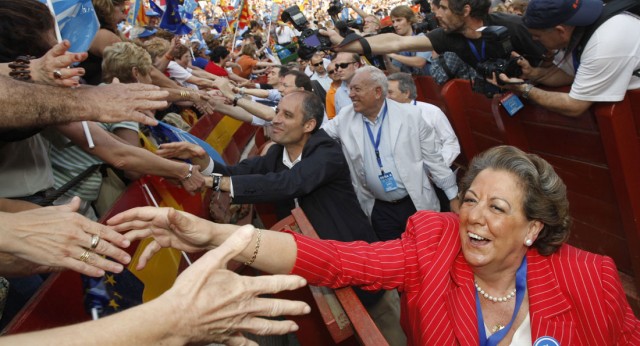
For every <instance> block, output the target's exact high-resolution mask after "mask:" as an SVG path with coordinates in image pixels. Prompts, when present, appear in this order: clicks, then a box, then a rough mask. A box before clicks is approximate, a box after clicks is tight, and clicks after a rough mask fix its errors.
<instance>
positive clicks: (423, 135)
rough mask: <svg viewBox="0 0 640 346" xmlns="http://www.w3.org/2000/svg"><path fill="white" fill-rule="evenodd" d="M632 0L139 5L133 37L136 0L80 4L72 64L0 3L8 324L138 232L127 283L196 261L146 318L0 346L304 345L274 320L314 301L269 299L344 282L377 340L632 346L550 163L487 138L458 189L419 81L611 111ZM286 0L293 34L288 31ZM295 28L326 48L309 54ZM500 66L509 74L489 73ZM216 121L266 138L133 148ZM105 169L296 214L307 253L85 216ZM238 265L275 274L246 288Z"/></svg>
mask: <svg viewBox="0 0 640 346" xmlns="http://www.w3.org/2000/svg"><path fill="white" fill-rule="evenodd" d="M623 1H626V0H610V1H609V3H607V4H604V3H603V2H602V1H601V0H579V1H570V0H529V1H528V2H527V1H526V0H513V1H506V2H504V3H503V2H502V1H499V0H494V1H490V0H464V1H463V0H432V1H426V0H424V1H416V2H415V3H412V2H407V1H402V0H384V1H373V0H366V1H363V2H360V3H359V2H356V1H350V0H345V1H343V2H340V1H326V0H325V1H319V0H308V1H305V2H304V3H302V4H300V3H299V2H294V1H282V2H279V3H275V2H271V1H263V0H255V1H249V0H247V4H248V5H249V8H250V11H249V13H251V14H252V17H251V18H249V20H250V21H249V22H248V23H246V24H247V26H246V28H242V27H240V26H239V25H238V26H236V27H234V25H233V24H231V23H232V21H233V20H234V19H238V18H239V15H240V12H241V9H240V8H233V7H232V6H225V5H224V4H223V3H219V4H218V5H217V6H214V5H213V4H212V3H211V2H208V1H206V2H205V1H202V2H200V3H201V4H199V6H198V7H197V8H196V10H195V11H194V13H193V17H194V20H195V21H197V22H198V23H199V25H197V26H196V29H195V30H192V31H193V32H192V33H191V34H189V35H174V34H173V33H171V32H170V31H167V30H165V29H164V28H162V25H161V20H160V18H161V15H160V14H159V13H157V12H155V11H154V10H152V9H149V6H148V5H149V4H148V3H146V4H145V9H143V10H145V14H146V15H147V20H148V23H146V25H145V26H133V27H131V26H129V25H127V24H124V22H125V20H126V18H127V11H128V8H129V6H130V5H131V4H130V2H129V1H127V0H92V3H93V6H94V9H95V11H96V15H97V18H98V20H99V24H100V29H99V30H98V32H97V34H96V36H95V38H94V40H93V42H92V43H91V46H90V47H89V49H88V51H87V52H80V53H78V52H74V53H70V52H67V50H68V49H69V47H70V44H69V42H68V41H62V42H59V43H56V39H55V36H56V35H55V30H56V25H55V23H54V21H55V19H54V17H53V16H51V13H50V11H49V9H48V7H47V6H46V5H45V4H43V3H41V2H39V1H37V0H5V1H2V2H0V23H2V24H1V25H0V34H1V35H0V95H1V97H0V104H2V106H3V107H2V109H3V114H2V115H0V131H1V132H2V137H0V178H2V179H1V180H0V181H2V182H3V183H2V184H0V218H2V220H3V221H4V222H2V223H1V224H2V226H0V227H1V228H2V230H3V236H2V237H1V238H0V239H1V241H0V253H1V256H0V275H2V276H5V277H7V278H8V280H3V281H2V282H0V299H1V298H2V295H3V286H4V295H5V296H6V302H7V304H6V307H5V308H4V315H3V316H2V322H3V324H6V323H7V322H8V320H9V319H10V318H11V317H12V316H13V315H15V314H16V312H17V311H18V309H19V308H20V307H21V305H23V304H24V302H25V301H26V300H27V299H28V298H29V297H30V296H31V295H33V294H34V292H35V291H37V289H38V288H39V285H40V284H41V283H42V281H43V280H44V278H45V277H46V273H50V272H54V271H60V270H73V271H76V272H79V273H81V274H84V275H88V276H94V277H99V276H102V275H104V274H105V273H106V272H115V273H118V272H121V271H122V270H123V269H124V266H126V265H128V264H129V262H130V261H131V256H129V255H128V254H127V252H126V251H125V250H124V249H126V248H127V247H129V245H130V244H131V243H132V242H134V241H136V240H139V239H143V238H148V237H151V238H152V239H153V240H152V241H151V242H150V243H149V245H147V247H146V248H145V249H144V251H143V253H142V255H141V257H140V259H139V268H140V269H142V268H143V267H144V266H145V264H146V263H147V261H148V260H149V259H150V258H151V257H152V256H153V254H155V253H156V252H157V251H159V250H160V249H161V248H163V247H171V248H176V249H179V250H182V251H186V252H196V251H208V253H207V254H206V255H205V256H203V257H202V258H201V259H199V260H198V261H197V262H195V263H194V264H193V265H192V266H191V267H189V268H188V269H187V270H186V271H184V272H183V273H182V274H181V275H180V276H179V277H178V279H177V280H176V283H175V284H174V286H173V287H172V288H171V289H170V290H168V291H167V292H166V293H164V294H163V295H161V296H160V297H159V298H157V299H155V300H153V301H151V302H148V303H145V304H142V305H140V306H137V307H134V308H131V309H129V310H126V311H125V312H122V313H118V314H116V315H113V316H109V317H106V318H102V319H99V320H97V321H92V322H86V323H83V324H78V325H73V326H68V327H62V328H58V329H53V330H46V331H40V332H35V333H27V334H22V335H14V336H8V337H3V338H0V343H2V342H6V343H10V342H11V343H17V342H30V343H31V342H38V340H44V339H45V338H47V340H60V341H61V342H64V340H66V339H67V338H69V337H70V336H72V335H73V336H74V340H75V342H77V341H83V342H96V343H98V342H100V343H109V344H122V343H132V342H133V343H136V344H153V343H158V342H167V341H169V342H172V343H179V344H185V343H211V342H217V343H224V344H245V343H249V344H251V343H253V341H250V340H248V339H246V338H245V336H244V335H243V334H242V333H245V332H246V333H253V334H286V333H291V332H294V331H296V330H297V329H298V326H297V325H296V324H295V323H294V322H292V321H288V320H282V319H270V318H269V317H275V316H280V315H287V316H293V315H299V314H305V313H308V312H309V311H310V307H309V306H308V305H306V304H305V303H303V302H296V301H287V300H281V299H275V298H268V297H265V296H264V295H265V294H271V293H277V292H280V291H282V290H290V289H296V288H299V287H302V286H304V285H306V284H307V282H308V283H310V284H314V285H321V286H328V287H335V288H337V287H344V286H354V288H356V294H357V295H358V297H359V299H360V300H361V301H362V303H363V305H364V306H365V308H366V309H367V311H368V312H369V313H370V315H371V317H372V319H373V320H374V322H375V323H376V325H377V326H378V328H379V329H380V331H381V333H382V334H383V336H384V337H385V338H386V340H387V341H388V343H389V344H390V345H407V344H409V345H441V344H444V345H448V344H469V345H476V344H479V345H497V344H505V345H508V344H511V345H537V344H538V343H537V341H539V340H543V339H544V338H550V339H551V340H553V341H554V342H555V343H556V344H563V345H564V344H580V345H586V344H594V345H595V344H597V345H635V344H640V321H639V320H638V318H637V317H635V316H634V313H633V311H632V310H631V308H630V306H629V303H628V302H627V300H626V296H625V292H624V290H623V288H622V285H621V282H620V279H619V277H618V273H617V270H616V267H615V264H614V263H613V261H612V260H611V259H610V258H608V257H606V256H602V255H596V254H591V253H588V252H585V251H583V250H579V249H577V248H574V247H572V246H570V245H568V244H566V242H567V240H568V234H569V228H570V225H571V217H570V215H569V208H568V197H567V192H566V187H565V185H564V183H563V182H562V180H561V179H560V177H559V176H558V175H557V174H556V173H555V172H554V170H553V168H552V167H551V165H550V164H549V163H547V162H546V161H545V160H544V159H542V158H540V157H538V156H536V155H533V154H528V153H525V152H522V151H521V150H519V149H517V148H514V147H510V146H499V147H494V148H492V149H489V150H487V151H486V152H484V153H482V154H481V155H479V156H477V157H475V158H474V159H473V160H472V161H471V162H470V164H469V167H467V168H466V170H465V171H466V172H465V173H464V175H463V176H462V177H461V178H460V179H458V178H457V176H456V171H455V169H456V167H455V161H456V158H457V157H458V155H459V154H460V152H461V151H462V150H463V149H464V148H461V146H460V144H459V142H458V139H457V137H456V134H455V131H454V129H453V128H452V126H451V124H450V123H449V121H448V119H447V116H446V114H445V113H444V112H442V110H441V109H440V108H438V107H437V106H434V105H431V104H429V103H425V102H421V101H420V100H417V97H418V96H417V91H416V85H415V83H414V77H416V76H433V78H434V79H435V80H436V81H437V82H439V83H444V82H445V81H447V80H449V79H454V78H466V79H471V80H473V81H474V84H476V85H478V84H480V85H484V87H483V88H484V90H490V91H491V94H494V93H507V92H510V93H513V95H515V96H516V97H522V98H525V99H528V100H530V101H531V102H534V103H536V104H538V105H540V106H541V107H544V108H547V109H549V110H551V111H553V112H556V113H559V114H560V115H559V116H563V115H564V116H571V117H578V116H580V115H582V114H583V113H584V112H585V111H586V110H588V108H589V107H591V105H593V103H595V102H616V101H621V100H622V99H623V98H624V95H625V93H626V92H627V90H632V89H638V88H640V40H638V39H637V37H636V38H634V36H633V35H628V34H626V35H625V33H626V32H640V18H639V17H638V16H637V15H635V14H633V13H630V12H620V11H619V10H618V11H617V12H612V10H611V9H612V8H613V7H612V6H610V4H620V3H621V2H623ZM241 3H244V2H241ZM629 4H630V5H629V6H627V7H624V6H626V5H624V6H623V7H624V8H623V9H624V10H629V11H631V12H634V13H640V8H638V7H637V5H635V6H636V7H633V6H632V5H633V4H631V2H629ZM292 6H295V8H296V9H299V10H300V12H301V13H302V14H303V16H304V17H306V22H305V23H304V24H300V23H292V22H291V21H285V20H283V17H281V16H280V14H281V13H282V11H283V10H285V9H290V8H291V7H292ZM146 9H148V10H146ZM336 9H337V10H336ZM336 11H337V12H336ZM328 13H329V14H332V16H328V15H327V14H328ZM284 19H286V18H284ZM298 19H299V18H298ZM185 22H186V20H185ZM345 26H346V27H349V28H351V29H350V30H345ZM496 27H498V29H495V28H496ZM489 28H494V29H489ZM334 29H336V30H334ZM308 30H317V31H318V32H317V35H321V36H325V37H326V38H327V39H329V40H330V41H331V43H332V49H331V50H322V49H315V48H313V47H312V49H311V50H310V49H309V47H308V46H309V45H310V44H311V45H313V44H312V43H309V42H307V41H305V40H304V38H301V37H300V35H301V33H302V32H303V31H304V32H307V31H308ZM485 30H486V31H485ZM489 31H491V33H495V32H498V33H500V34H499V35H498V36H499V37H498V38H495V37H493V36H491V34H489V33H488V32H489ZM500 35H501V36H500ZM305 46H306V47H305ZM297 47H302V49H300V50H299V51H297V52H296V48H297ZM505 47H509V48H508V49H505ZM498 60H500V61H509V63H511V64H513V65H515V66H516V67H517V70H519V71H521V73H519V74H518V75H507V74H505V73H503V72H505V71H502V70H498V71H497V73H495V71H490V72H491V73H486V71H485V70H486V66H487V62H491V61H498ZM483 83H484V84H483ZM548 86H550V87H558V86H569V87H570V91H569V92H560V91H549V90H547V89H546V88H545V87H548ZM214 112H218V113H221V114H225V115H227V116H230V117H233V118H236V119H238V120H240V121H243V122H248V123H251V124H252V125H254V126H256V127H259V129H258V130H259V131H264V133H265V134H266V137H267V138H268V139H269V145H267V146H265V148H264V150H263V151H262V153H261V154H260V155H259V156H256V157H252V158H247V159H244V160H241V161H240V162H237V163H236V162H233V163H224V162H218V161H216V160H215V158H211V157H209V156H208V155H207V154H206V151H205V150H204V149H203V148H202V147H200V146H198V145H196V144H193V143H188V142H175V143H164V144H160V145H159V146H158V149H157V150H156V151H155V152H153V153H152V152H151V151H148V150H147V149H145V148H143V147H142V145H141V144H140V139H139V136H141V135H142V136H145V135H146V134H149V129H148V127H150V126H155V125H157V123H158V121H164V122H168V123H171V124H173V125H175V126H178V127H180V128H182V129H186V130H188V129H189V128H190V127H191V126H193V125H194V124H195V122H196V121H197V119H198V118H202V117H207V116H209V115H210V114H212V113H214ZM107 165H108V166H110V167H112V168H113V169H115V170H116V171H118V172H121V173H122V175H121V176H122V177H123V179H124V180H125V181H128V180H135V179H137V178H139V177H140V176H141V175H144V174H151V175H157V176H161V177H164V178H166V179H168V180H169V181H171V182H173V183H174V184H176V185H178V186H180V187H182V188H183V189H184V190H186V191H187V192H190V193H201V192H202V191H204V190H205V189H213V190H214V191H218V192H224V193H229V195H230V197H231V199H232V200H233V202H234V203H271V204H273V205H274V206H275V210H276V215H277V217H278V218H284V217H286V216H287V215H289V214H290V211H291V210H292V209H293V208H295V207H300V208H301V209H302V210H303V211H304V212H305V214H306V215H307V217H308V218H309V221H310V222H311V224H312V226H313V227H314V228H315V230H316V231H317V233H318V235H319V236H320V238H321V239H319V240H318V239H310V238H307V237H304V236H301V235H299V234H296V233H293V232H274V231H269V230H263V229H259V228H254V227H253V226H244V227H240V226H236V225H227V224H218V223H214V222H211V221H209V220H205V219H201V218H198V217H195V216H193V215H190V214H188V213H186V212H183V211H177V210H174V209H172V208H155V207H143V208H135V209H131V210H128V211H124V212H122V213H120V214H118V215H116V216H114V217H112V218H111V219H109V220H107V221H106V224H101V223H98V222H96V221H97V220H98V218H99V217H100V216H101V215H100V213H98V212H96V209H95V208H94V206H95V204H96V202H97V201H98V200H99V199H100V198H102V197H101V196H100V187H101V184H102V182H103V179H105V178H104V176H105V174H104V171H103V170H101V169H100V167H104V166H107ZM231 259H235V260H237V261H240V262H244V263H245V264H246V265H249V266H253V267H255V268H257V269H259V270H262V271H264V272H267V273H271V274H274V275H264V276H259V277H244V276H240V275H237V274H235V273H233V272H230V271H228V270H226V264H227V262H228V261H229V260H231ZM0 279H1V278H0ZM7 287H8V288H7ZM221 292H223V293H224V294H221ZM168 316H170V317H168ZM544 340H546V339H544Z"/></svg>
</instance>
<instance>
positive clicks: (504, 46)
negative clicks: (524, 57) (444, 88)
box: [472, 26, 522, 97]
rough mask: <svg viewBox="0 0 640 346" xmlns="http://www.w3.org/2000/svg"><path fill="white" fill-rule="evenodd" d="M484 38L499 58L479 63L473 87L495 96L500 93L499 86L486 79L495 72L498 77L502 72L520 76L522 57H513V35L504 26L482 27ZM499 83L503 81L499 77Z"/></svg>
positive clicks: (509, 75) (489, 48)
mask: <svg viewBox="0 0 640 346" xmlns="http://www.w3.org/2000/svg"><path fill="white" fill-rule="evenodd" d="M481 33H482V39H483V40H485V41H486V42H487V51H491V52H492V55H493V56H497V57H498V58H491V59H487V60H485V61H482V62H480V63H478V65H477V66H476V71H477V72H478V77H476V78H474V80H473V83H472V87H473V91H475V92H479V93H482V94H484V95H486V96H487V97H493V95H495V94H497V93H500V92H501V90H500V88H499V87H496V86H495V85H493V84H490V83H488V82H487V81H486V79H487V78H492V77H493V74H494V73H495V75H496V77H498V75H500V74H501V73H504V74H505V75H507V76H508V77H519V76H520V75H522V69H521V68H520V65H518V60H519V59H520V58H513V57H511V51H513V46H512V45H511V35H509V31H508V30H507V28H505V27H504V26H487V27H485V28H483V29H482V31H481ZM497 81H498V84H503V82H502V81H501V80H500V79H499V78H498V80H497Z"/></svg>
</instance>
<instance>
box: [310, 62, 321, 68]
mask: <svg viewBox="0 0 640 346" xmlns="http://www.w3.org/2000/svg"><path fill="white" fill-rule="evenodd" d="M311 65H312V66H313V67H318V66H320V65H322V61H320V62H317V63H315V64H311Z"/></svg>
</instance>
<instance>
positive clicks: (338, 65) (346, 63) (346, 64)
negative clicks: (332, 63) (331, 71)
mask: <svg viewBox="0 0 640 346" xmlns="http://www.w3.org/2000/svg"><path fill="white" fill-rule="evenodd" d="M355 63H356V62H355V61H352V62H343V63H342V64H336V70H337V69H338V68H341V69H343V70H344V69H345V68H347V67H349V65H351V64H355Z"/></svg>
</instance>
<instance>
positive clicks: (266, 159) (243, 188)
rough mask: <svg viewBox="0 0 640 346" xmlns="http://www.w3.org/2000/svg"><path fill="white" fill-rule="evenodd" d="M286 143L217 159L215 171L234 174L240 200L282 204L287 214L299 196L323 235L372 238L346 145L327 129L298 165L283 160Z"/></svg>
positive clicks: (281, 215) (311, 140)
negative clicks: (230, 160)
mask: <svg viewBox="0 0 640 346" xmlns="http://www.w3.org/2000/svg"><path fill="white" fill-rule="evenodd" d="M283 151H284V149H283V146H282V145H278V144H275V145H273V146H272V147H271V148H270V149H269V151H268V152H267V154H266V155H265V156H261V157H254V158H250V159H246V160H243V161H242V162H240V163H238V164H237V165H235V166H224V165H223V164H221V163H219V162H216V164H215V169H214V172H217V173H222V174H224V175H228V176H231V177H232V183H233V195H234V197H233V201H234V203H263V202H273V203H275V204H276V209H277V214H278V215H277V216H278V217H279V218H284V217H286V216H288V215H289V214H290V213H291V209H293V208H294V207H295V205H294V198H297V199H298V203H299V205H300V207H301V208H302V210H304V212H305V214H306V215H307V217H308V218H309V221H310V222H311V224H312V225H313V227H314V228H315V230H316V231H317V232H318V235H319V236H320V237H321V238H323V239H334V240H341V241H353V240H363V241H366V242H369V243H370V242H372V241H375V240H376V239H375V238H374V237H375V236H374V233H373V229H372V228H371V225H370V223H369V220H368V219H367V217H366V216H365V214H364V212H363V211H362V209H360V204H359V203H358V200H357V198H356V194H355V192H354V190H353V185H352V184H351V177H350V174H349V167H348V165H347V162H346V160H345V158H344V155H343V154H342V149H341V147H340V144H339V143H337V142H336V141H334V140H333V139H331V138H330V137H329V136H328V135H327V134H326V133H325V132H324V130H318V132H316V133H314V134H313V135H312V136H311V137H310V138H309V141H308V142H307V143H306V145H305V147H304V149H303V150H302V160H301V161H300V162H298V163H297V164H296V165H295V166H293V168H292V169H289V168H287V167H286V166H285V165H284V164H283V163H282V155H283Z"/></svg>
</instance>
